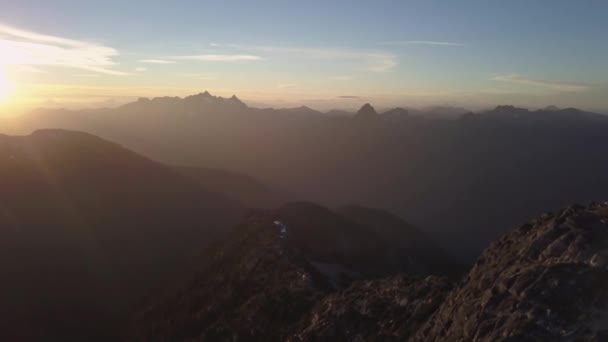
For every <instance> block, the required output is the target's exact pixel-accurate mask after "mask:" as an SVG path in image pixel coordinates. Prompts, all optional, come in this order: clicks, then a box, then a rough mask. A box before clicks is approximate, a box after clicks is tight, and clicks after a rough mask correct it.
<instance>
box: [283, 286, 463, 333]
mask: <svg viewBox="0 0 608 342" xmlns="http://www.w3.org/2000/svg"><path fill="white" fill-rule="evenodd" d="M450 288H451V285H450V283H449V282H448V280H447V279H445V278H441V277H435V276H428V277H425V278H421V277H410V276H396V277H392V278H388V279H382V280H367V281H360V282H356V283H354V284H353V285H352V286H351V287H350V288H348V289H346V290H344V291H340V292H337V293H334V294H331V295H329V296H327V297H325V298H323V299H322V300H321V301H320V302H319V303H318V304H316V305H315V306H314V308H313V309H312V310H311V311H310V312H309V313H307V314H306V315H305V316H304V318H303V319H302V320H301V321H300V322H299V323H298V325H297V326H296V327H295V329H294V331H293V332H292V334H291V336H290V337H288V338H287V339H286V340H287V341H290V342H302V341H404V340H407V339H408V338H409V337H411V336H412V335H413V334H414V333H415V332H416V330H417V329H418V328H419V327H420V326H421V325H422V324H424V322H425V321H426V320H427V319H428V318H429V316H430V315H431V314H432V313H433V312H434V311H435V310H436V309H437V307H438V306H439V305H440V304H441V303H442V301H443V299H444V298H445V296H446V294H447V293H448V291H449V289H450Z"/></svg>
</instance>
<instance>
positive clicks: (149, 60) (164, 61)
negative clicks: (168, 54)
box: [139, 59, 177, 64]
mask: <svg viewBox="0 0 608 342" xmlns="http://www.w3.org/2000/svg"><path fill="white" fill-rule="evenodd" d="M139 62H140V63H148V64H175V63H177V62H176V61H169V60H166V59H141V60H140V61H139Z"/></svg>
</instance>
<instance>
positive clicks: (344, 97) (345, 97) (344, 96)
mask: <svg viewBox="0 0 608 342" xmlns="http://www.w3.org/2000/svg"><path fill="white" fill-rule="evenodd" d="M336 97H337V98H339V99H350V100H356V99H360V98H361V96H354V95H342V96H336Z"/></svg>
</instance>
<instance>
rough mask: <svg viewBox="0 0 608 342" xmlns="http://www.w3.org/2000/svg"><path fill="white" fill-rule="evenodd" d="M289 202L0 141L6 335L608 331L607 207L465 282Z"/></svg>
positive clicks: (575, 209) (357, 211) (81, 142)
mask: <svg viewBox="0 0 608 342" xmlns="http://www.w3.org/2000/svg"><path fill="white" fill-rule="evenodd" d="M370 119H371V118H369V117H368V116H365V118H364V119H363V121H361V122H359V121H357V122H353V123H352V124H353V125H368V124H369V122H370V121H369V120H370ZM371 120H375V119H371ZM222 184H230V186H224V185H222ZM289 196H290V195H289V194H288V193H284V192H282V191H280V190H279V191H277V190H274V189H273V188H272V187H269V186H266V185H264V183H262V182H260V181H258V180H255V179H254V178H251V177H249V176H245V175H242V174H235V173H233V172H225V171H222V170H217V169H213V170H210V169H192V168H184V167H175V166H168V165H166V164H163V163H159V162H157V161H154V160H151V159H148V158H147V157H144V156H142V155H140V154H137V153H135V152H132V151H130V150H128V149H126V148H124V147H123V146H121V145H118V144H116V143H112V142H109V141H107V140H104V139H101V138H98V137H96V136H93V135H91V134H88V133H80V132H74V131H66V130H57V129H54V130H41V131H36V132H34V133H33V134H31V135H28V136H6V135H5V136H0V209H1V211H0V253H1V256H2V258H0V272H1V273H2V274H3V281H2V283H1V284H0V296H1V299H2V303H3V306H2V308H1V309H0V338H1V339H2V340H7V341H83V340H87V341H118V340H124V341H224V340H232V341H234V340H236V341H258V340H264V341H357V340H362V341H363V340H365V341H397V340H399V341H402V340H411V341H429V340H431V341H454V340H463V341H468V340H481V341H485V340H487V341H490V340H492V341H497V340H498V341H512V340H563V341H569V340H581V341H602V340H604V339H606V338H607V337H608V324H606V322H608V310H606V308H608V295H607V293H606V291H605V288H606V286H608V247H607V246H608V204H607V203H599V204H598V203H591V204H589V205H586V206H580V205H573V206H570V207H567V208H565V209H562V210H558V211H557V212H554V213H547V214H543V215H541V216H539V217H538V218H537V219H534V220H531V221H529V222H528V223H526V224H523V225H520V226H518V227H516V228H515V229H512V230H510V232H508V233H506V234H504V235H502V237H500V238H498V239H496V240H495V241H494V242H493V243H491V244H490V245H489V247H487V248H486V249H485V251H484V252H483V253H482V254H481V256H479V257H478V258H477V260H476V262H475V263H474V264H473V266H472V267H471V268H470V270H469V271H466V270H467V269H468V268H469V266H468V265H465V264H462V263H460V262H458V261H456V260H455V259H454V258H453V257H452V256H451V254H450V253H449V252H447V251H445V250H444V249H443V248H442V247H441V246H440V245H439V244H437V243H436V241H435V240H434V239H433V237H432V236H430V235H429V234H427V233H425V232H424V231H422V230H421V229H419V228H418V227H417V226H415V225H413V224H411V223H409V222H407V221H406V220H404V219H403V218H402V217H399V216H397V215H394V214H392V213H390V212H388V211H386V210H383V209H375V208H370V207H365V206H361V205H347V206H342V207H337V208H335V209H330V208H327V207H324V206H322V205H319V204H315V203H310V202H303V201H296V202H293V201H291V198H290V197H289ZM258 200H259V201H260V202H258ZM255 203H260V205H259V206H251V204H255ZM478 214H479V215H480V216H483V215H484V214H485V213H484V212H483V211H479V213H478ZM490 229H491V228H490Z"/></svg>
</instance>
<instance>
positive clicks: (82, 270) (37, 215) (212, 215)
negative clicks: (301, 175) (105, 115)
mask: <svg viewBox="0 0 608 342" xmlns="http://www.w3.org/2000/svg"><path fill="white" fill-rule="evenodd" d="M241 212H242V209H241V207H240V205H238V204H236V203H234V202H232V201H231V200H228V199H226V198H224V197H222V196H220V195H217V194H215V193H213V192H210V191H207V190H205V189H204V188H202V187H201V186H200V185H199V184H198V183H196V182H194V181H191V180H188V179H186V178H183V177H181V176H180V175H178V174H177V173H176V172H175V171H174V170H172V169H170V168H167V167H165V166H163V165H161V164H158V163H156V162H153V161H151V160H149V159H147V158H144V157H142V156H139V155H137V154H135V153H133V152H130V151H129V150H126V149H124V148H122V147H121V146H119V145H116V144H113V143H110V142H107V141H104V140H102V139H99V138H97V137H94V136H92V135H89V134H85V133H78V132H69V131H61V130H44V131H38V132H35V133H33V134H32V135H30V136H19V137H12V136H0V250H1V253H2V258H0V272H1V273H2V274H3V281H2V284H0V296H2V298H1V299H2V303H3V307H2V309H1V310H0V316H1V317H2V319H1V321H2V323H3V327H2V329H0V337H2V339H3V340H20V341H28V340H39V339H42V338H44V339H47V340H53V339H55V338H56V339H61V340H64V341H69V340H83V339H88V340H91V339H93V340H94V339H99V340H107V339H109V338H110V337H108V336H106V334H111V333H112V331H113V327H112V325H113V324H115V323H116V320H117V319H118V318H119V317H122V316H124V315H126V314H127V313H128V312H129V310H130V308H131V307H132V306H133V305H134V304H135V303H136V302H137V301H139V300H141V299H142V298H143V296H145V295H146V294H148V293H151V291H153V290H155V289H157V288H159V287H162V286H163V285H162V284H164V283H166V282H167V281H171V279H172V278H174V277H176V276H179V275H181V272H182V271H183V270H184V269H185V264H186V261H187V260H189V258H190V257H191V255H192V253H193V252H194V251H195V250H199V249H200V248H202V247H204V246H205V244H207V243H209V242H211V241H213V240H215V239H217V238H218V237H220V236H222V235H223V234H224V232H225V228H226V227H227V226H229V225H231V224H232V222H234V221H236V220H238V217H239V216H240V213H241Z"/></svg>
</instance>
